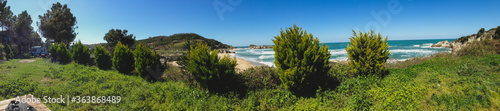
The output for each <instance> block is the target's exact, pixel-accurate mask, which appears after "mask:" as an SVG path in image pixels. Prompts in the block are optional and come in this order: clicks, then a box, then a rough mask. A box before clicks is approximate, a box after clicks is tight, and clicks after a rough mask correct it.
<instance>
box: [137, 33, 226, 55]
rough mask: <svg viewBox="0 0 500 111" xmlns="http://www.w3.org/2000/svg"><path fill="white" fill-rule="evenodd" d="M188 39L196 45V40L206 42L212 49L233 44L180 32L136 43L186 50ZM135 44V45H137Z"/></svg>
mask: <svg viewBox="0 0 500 111" xmlns="http://www.w3.org/2000/svg"><path fill="white" fill-rule="evenodd" d="M187 40H190V41H191V45H193V46H194V44H196V42H202V43H206V44H207V45H208V46H209V47H210V48H211V49H226V48H231V46H229V45H226V44H223V43H221V42H219V41H217V40H214V39H208V38H205V37H203V36H200V35H198V34H195V33H178V34H174V35H170V36H156V37H150V38H147V39H142V40H137V42H136V44H135V45H137V44H138V43H142V44H144V45H147V46H148V47H150V48H152V49H155V50H171V51H176V50H179V51H181V50H186V49H185V48H184V47H183V45H184V44H185V42H186V41H187ZM135 45H134V46H135Z"/></svg>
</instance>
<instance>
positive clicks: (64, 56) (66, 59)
mask: <svg viewBox="0 0 500 111" xmlns="http://www.w3.org/2000/svg"><path fill="white" fill-rule="evenodd" d="M56 52H57V57H58V59H59V63H61V64H68V63H70V62H71V53H70V52H69V49H68V48H67V46H66V44H64V43H61V44H59V46H58V47H57V51H56Z"/></svg>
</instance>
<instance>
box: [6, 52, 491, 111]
mask: <svg viewBox="0 0 500 111" xmlns="http://www.w3.org/2000/svg"><path fill="white" fill-rule="evenodd" d="M35 60H36V61H35V62H32V63H18V61H19V59H15V60H11V61H5V62H2V63H0V68H1V70H2V73H1V74H0V79H2V80H4V81H0V87H1V88H2V90H0V100H3V99H8V98H14V97H16V96H18V95H25V94H30V93H31V94H33V95H35V96H36V97H40V96H52V97H56V96H59V95H69V96H121V97H122V100H121V102H120V103H118V104H111V103H106V104H82V103H80V104H70V105H69V106H66V105H65V104H46V105H47V106H48V107H49V108H50V109H54V110H55V109H58V110H91V109H93V110H113V109H115V110H116V109H129V110H160V109H166V110H169V109H170V110H224V109H225V110H236V109H243V110H278V109H284V110H292V109H295V110H304V109H309V110H319V109H323V110H338V109H358V110H359V109H378V110H383V109H401V110H406V109H419V110H455V109H456V110H499V109H500V96H499V95H500V94H498V92H500V67H499V65H500V55H497V54H494V55H487V56H482V57H475V56H463V57H458V56H454V55H451V54H442V55H439V56H436V57H434V58H432V59H429V60H428V61H425V62H422V63H420V64H416V65H413V66H409V67H407V68H389V72H390V73H389V74H388V75H387V76H386V77H385V78H383V79H380V80H379V79H377V77H361V78H359V77H354V78H350V77H346V79H344V80H341V84H340V85H339V86H338V87H336V88H334V89H331V90H325V91H318V92H317V93H316V96H315V97H298V96H295V95H293V94H292V93H291V92H289V91H287V90H286V89H284V88H283V86H281V85H280V84H277V83H274V82H273V81H276V73H275V69H274V68H270V67H263V68H252V69H248V70H246V71H243V72H242V74H246V75H242V74H240V75H241V76H242V78H246V79H242V80H251V81H248V82H245V83H247V84H246V85H247V86H250V87H252V88H253V89H249V90H248V91H247V92H246V93H247V94H246V95H245V96H244V97H243V98H239V97H236V96H230V95H225V96H224V95H218V94H211V93H209V92H208V91H206V90H201V89H198V88H196V87H193V86H191V85H189V84H186V83H185V82H182V81H180V80H179V81H168V82H156V83H150V82H147V81H145V80H143V79H141V78H139V77H136V76H130V75H123V74H120V73H118V72H117V71H104V70H99V69H98V68H97V67H88V66H84V65H78V64H75V63H71V64H67V65H60V64H55V63H51V62H50V61H49V60H46V59H41V58H37V59H35ZM332 65H334V68H332V70H330V72H329V73H328V74H329V75H330V76H342V75H344V74H347V71H348V70H347V69H348V66H346V65H343V64H332ZM264 69H266V70H264ZM267 69H270V70H267ZM272 72H274V73H272ZM269 74H271V75H269ZM273 75H274V77H273ZM266 78H267V80H265V79H266ZM272 78H275V79H272ZM265 84H267V85H265ZM256 86H262V87H256ZM264 86H265V87H264ZM269 86H272V87H269Z"/></svg>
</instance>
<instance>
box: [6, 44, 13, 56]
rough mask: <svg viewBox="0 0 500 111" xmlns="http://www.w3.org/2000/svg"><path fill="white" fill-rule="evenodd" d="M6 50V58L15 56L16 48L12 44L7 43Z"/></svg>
mask: <svg viewBox="0 0 500 111" xmlns="http://www.w3.org/2000/svg"><path fill="white" fill-rule="evenodd" d="M4 51H5V59H6V60H9V59H13V58H14V49H13V48H12V46H11V45H9V44H5V47H4Z"/></svg>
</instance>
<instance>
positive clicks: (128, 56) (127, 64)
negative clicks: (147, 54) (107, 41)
mask: <svg viewBox="0 0 500 111" xmlns="http://www.w3.org/2000/svg"><path fill="white" fill-rule="evenodd" d="M113 66H115V69H116V70H118V72H120V73H125V74H128V73H130V72H131V71H133V70H134V53H132V51H130V49H128V47H127V46H125V45H123V44H122V43H121V42H118V44H116V47H115V52H114V55H113Z"/></svg>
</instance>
